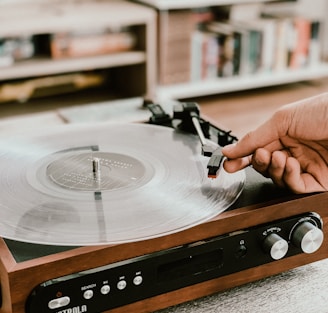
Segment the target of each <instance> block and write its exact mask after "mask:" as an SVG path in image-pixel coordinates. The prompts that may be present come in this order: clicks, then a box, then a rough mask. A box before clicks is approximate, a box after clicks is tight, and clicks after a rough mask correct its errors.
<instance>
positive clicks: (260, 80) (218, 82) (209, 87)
mask: <svg viewBox="0 0 328 313" xmlns="http://www.w3.org/2000/svg"><path fill="white" fill-rule="evenodd" d="M320 77H328V64H326V63H322V64H320V65H317V66H315V67H314V66H313V67H310V68H304V69H299V70H286V71H281V72H276V73H271V74H269V73H267V74H256V75H248V76H242V77H238V76H235V77H227V78H218V79H214V80H204V81H199V82H188V83H184V84H176V85H170V86H160V87H158V88H157V94H156V95H157V99H156V100H157V101H166V100H168V99H183V98H192V97H199V96H205V95H211V94H220V93H226V92H232V91H239V90H247V89H252V88H260V87H268V86H275V85H282V84H286V83H293V82H298V81H304V80H311V79H318V78H320Z"/></svg>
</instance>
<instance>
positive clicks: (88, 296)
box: [83, 275, 143, 300]
mask: <svg viewBox="0 0 328 313" xmlns="http://www.w3.org/2000/svg"><path fill="white" fill-rule="evenodd" d="M142 281H143V278H142V276H141V275H138V276H136V277H134V279H133V284H134V285H135V286H139V285H141V284H142ZM127 285H128V283H127V281H126V280H124V279H121V280H119V282H118V283H117V285H116V287H117V289H118V290H124V289H125V288H126V286H127ZM110 290H111V288H110V286H109V285H108V284H106V285H103V286H102V287H101V289H100V292H101V294H103V295H107V294H109V292H110ZM83 297H84V299H87V300H89V299H91V298H92V297H93V290H92V289H88V290H86V291H85V292H84V293H83Z"/></svg>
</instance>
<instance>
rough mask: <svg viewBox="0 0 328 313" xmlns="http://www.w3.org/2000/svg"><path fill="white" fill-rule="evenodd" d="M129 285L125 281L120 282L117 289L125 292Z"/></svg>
mask: <svg viewBox="0 0 328 313" xmlns="http://www.w3.org/2000/svg"><path fill="white" fill-rule="evenodd" d="M126 285H127V283H126V281H125V280H120V281H119V282H118V283H117V289H118V290H123V289H125V287H126Z"/></svg>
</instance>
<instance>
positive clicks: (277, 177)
mask: <svg viewBox="0 0 328 313" xmlns="http://www.w3.org/2000/svg"><path fill="white" fill-rule="evenodd" d="M286 162H287V154H286V153H285V152H284V151H275V152H273V153H272V157H271V164H270V167H269V168H268V173H269V176H270V177H271V179H272V181H273V182H274V183H275V184H276V185H277V186H279V187H284V186H285V182H284V173H285V168H286Z"/></svg>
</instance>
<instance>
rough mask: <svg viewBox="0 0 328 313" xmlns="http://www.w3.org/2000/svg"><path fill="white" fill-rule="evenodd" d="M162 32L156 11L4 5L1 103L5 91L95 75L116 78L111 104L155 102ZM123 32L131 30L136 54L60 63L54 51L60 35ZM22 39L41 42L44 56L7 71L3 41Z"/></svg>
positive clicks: (114, 0)
mask: <svg viewBox="0 0 328 313" xmlns="http://www.w3.org/2000/svg"><path fill="white" fill-rule="evenodd" d="M156 27H157V24H156V12H155V10H154V9H152V8H149V7H145V6H143V5H141V4H137V3H131V2H128V1H123V0H111V1H105V0H99V1H91V0H90V1H87V0H83V1H73V2H70V1H63V0H55V1H51V2H48V1H34V2H31V1H27V2H22V3H19V4H17V3H16V4H14V3H13V4H9V3H8V4H7V5H6V4H4V5H3V6H1V7H0V98H1V87H3V86H4V85H10V84H11V83H12V84H13V85H15V84H16V83H20V82H21V83H24V82H25V81H32V82H33V80H34V79H37V80H38V79H40V78H46V79H48V78H49V77H53V78H54V79H55V78H56V77H58V76H61V79H62V76H63V75H70V74H73V73H79V74H81V73H82V74H83V73H90V72H92V73H94V72H96V73H97V74H98V72H99V73H101V74H102V75H103V74H104V73H106V75H108V76H110V77H112V79H111V82H115V86H114V85H110V84H111V82H110V83H109V85H106V86H105V92H106V93H107V92H108V97H109V99H112V98H115V97H118V98H120V97H122V98H125V97H149V98H152V97H154V94H155V88H156V45H155V44H154V43H155V42H156ZM121 29H124V30H128V32H129V34H131V36H133V38H134V40H135V43H134V45H133V46H131V49H125V50H123V49H122V50H119V49H117V51H116V50H113V51H110V52H104V53H95V54H92V53H90V54H86V55H74V54H73V55H70V56H68V57H59V58H57V57H56V58H55V57H54V56H53V55H51V50H50V51H49V49H51V48H49V46H50V44H51V42H50V43H49V41H50V40H51V39H49V38H52V37H51V36H54V35H56V34H74V33H77V34H84V33H85V34H87V35H88V34H89V33H90V34H91V36H92V34H93V33H97V32H99V33H101V32H102V31H104V30H106V31H107V30H110V31H111V32H119V31H120V30H121ZM77 36H78V35H77ZM22 37H33V38H38V42H39V43H40V42H41V46H42V49H39V50H41V52H40V51H39V50H38V51H37V52H36V53H35V54H34V55H32V56H31V57H28V58H25V59H20V60H14V61H12V62H8V64H2V65H1V40H2V42H4V41H5V40H7V39H8V38H9V39H11V38H22ZM77 38H80V37H77ZM83 38H84V37H83ZM33 40H34V39H33ZM91 40H94V38H91ZM78 43H79V44H80V42H78ZM44 46H47V47H46V48H44ZM89 46H90V45H89ZM91 46H92V45H91ZM77 47H80V46H78V45H77ZM87 47H88V45H87ZM3 60H4V58H3ZM97 71H98V72H97ZM99 75H100V74H99ZM94 94H96V92H94ZM114 94H115V96H114ZM77 97H78V93H77ZM18 100H19V99H18ZM24 101H26V99H24ZM95 101H96V99H95Z"/></svg>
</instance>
